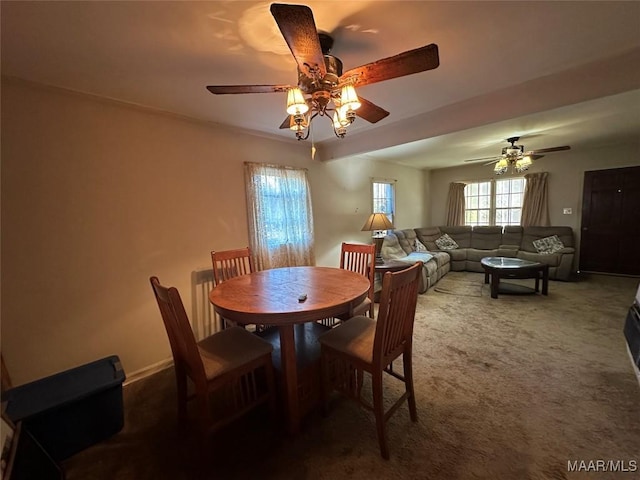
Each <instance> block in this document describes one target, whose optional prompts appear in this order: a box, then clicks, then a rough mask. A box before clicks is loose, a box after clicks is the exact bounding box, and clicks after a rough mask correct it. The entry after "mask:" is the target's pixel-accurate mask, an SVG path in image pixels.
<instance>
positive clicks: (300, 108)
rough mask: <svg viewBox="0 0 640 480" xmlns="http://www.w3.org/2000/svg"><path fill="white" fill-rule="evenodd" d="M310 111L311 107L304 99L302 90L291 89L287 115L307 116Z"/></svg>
mask: <svg viewBox="0 0 640 480" xmlns="http://www.w3.org/2000/svg"><path fill="white" fill-rule="evenodd" d="M308 111H309V105H307V102H306V101H305V99H304V95H303V94H302V90H300V89H299V88H297V87H296V88H290V89H289V90H288V91H287V113H288V114H289V115H299V114H305V113H307V112H308Z"/></svg>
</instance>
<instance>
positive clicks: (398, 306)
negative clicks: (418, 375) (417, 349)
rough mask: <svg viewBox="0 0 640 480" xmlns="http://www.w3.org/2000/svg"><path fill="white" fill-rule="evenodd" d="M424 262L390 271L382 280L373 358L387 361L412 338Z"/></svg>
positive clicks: (375, 360) (377, 361) (399, 351)
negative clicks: (397, 270)
mask: <svg viewBox="0 0 640 480" xmlns="http://www.w3.org/2000/svg"><path fill="white" fill-rule="evenodd" d="M421 268H422V263H421V262H417V263H416V264H414V265H413V266H412V267H410V268H407V269H405V270H401V271H399V272H387V273H385V275H384V277H383V280H382V292H381V298H380V304H379V307H378V318H377V322H376V333H375V339H374V345H373V362H374V364H377V365H382V366H384V365H386V364H387V363H388V362H389V361H390V360H393V359H394V358H396V357H397V356H398V355H399V354H400V353H401V352H402V351H403V349H404V346H405V343H406V342H411V337H412V335H413V322H414V319H415V314H416V305H417V303H418V287H419V283H420V269H421Z"/></svg>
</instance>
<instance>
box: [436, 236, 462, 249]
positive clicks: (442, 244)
mask: <svg viewBox="0 0 640 480" xmlns="http://www.w3.org/2000/svg"><path fill="white" fill-rule="evenodd" d="M436 245H437V246H438V248H439V249H440V250H455V249H456V248H458V244H457V243H456V241H455V240H454V239H453V238H451V237H450V236H449V235H447V234H446V233H445V234H444V235H442V236H441V237H440V238H438V239H437V240H436Z"/></svg>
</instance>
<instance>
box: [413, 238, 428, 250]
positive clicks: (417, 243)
mask: <svg viewBox="0 0 640 480" xmlns="http://www.w3.org/2000/svg"><path fill="white" fill-rule="evenodd" d="M415 247H416V248H415V251H416V252H428V251H429V250H427V247H425V246H424V245H423V243H422V242H421V241H420V240H418V239H417V238H416V245H415Z"/></svg>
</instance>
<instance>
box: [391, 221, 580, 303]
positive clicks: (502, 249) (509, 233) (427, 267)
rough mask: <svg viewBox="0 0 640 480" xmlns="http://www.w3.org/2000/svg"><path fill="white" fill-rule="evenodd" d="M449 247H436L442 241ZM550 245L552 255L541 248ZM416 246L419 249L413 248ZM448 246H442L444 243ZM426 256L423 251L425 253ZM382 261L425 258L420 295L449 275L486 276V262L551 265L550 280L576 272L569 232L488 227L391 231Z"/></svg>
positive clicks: (556, 228)
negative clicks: (500, 259) (508, 260)
mask: <svg viewBox="0 0 640 480" xmlns="http://www.w3.org/2000/svg"><path fill="white" fill-rule="evenodd" d="M445 234H446V235H447V236H448V238H450V239H452V240H453V242H454V244H455V245H456V246H455V248H451V247H452V245H453V244H452V245H449V246H447V249H446V250H444V249H442V248H440V247H439V246H438V243H440V244H441V245H442V244H443V242H442V241H441V240H443V239H445V238H446V237H444V236H445ZM550 238H551V239H552V240H554V242H555V244H554V249H553V253H546V252H547V251H548V250H545V249H544V248H543V245H542V244H545V242H546V241H547V239H550ZM416 240H418V241H419V244H418V243H416ZM445 243H446V242H445ZM425 250H426V251H425ZM380 253H381V255H382V257H383V258H384V259H385V260H399V261H407V262H414V261H415V260H416V259H419V258H417V257H422V258H423V263H424V270H423V282H422V285H421V289H420V291H421V293H423V292H425V291H426V290H427V289H429V288H431V287H432V286H433V285H435V283H436V282H437V281H438V280H440V278H442V277H443V276H444V275H446V273H447V272H449V271H450V270H453V271H471V272H484V270H483V268H482V265H480V260H481V259H482V258H484V257H516V258H522V259H524V260H530V261H533V262H540V263H546V264H548V265H549V278H550V279H554V280H565V281H567V280H570V279H571V276H572V273H573V272H574V268H573V263H574V256H575V241H574V235H573V229H572V228H571V227H564V226H561V227H521V226H505V227H489V226H479V227H471V226H456V227H450V226H441V227H421V228H413V229H402V230H391V231H390V232H389V234H388V235H387V236H386V237H385V239H384V241H383V243H382V248H381V252H380Z"/></svg>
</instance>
